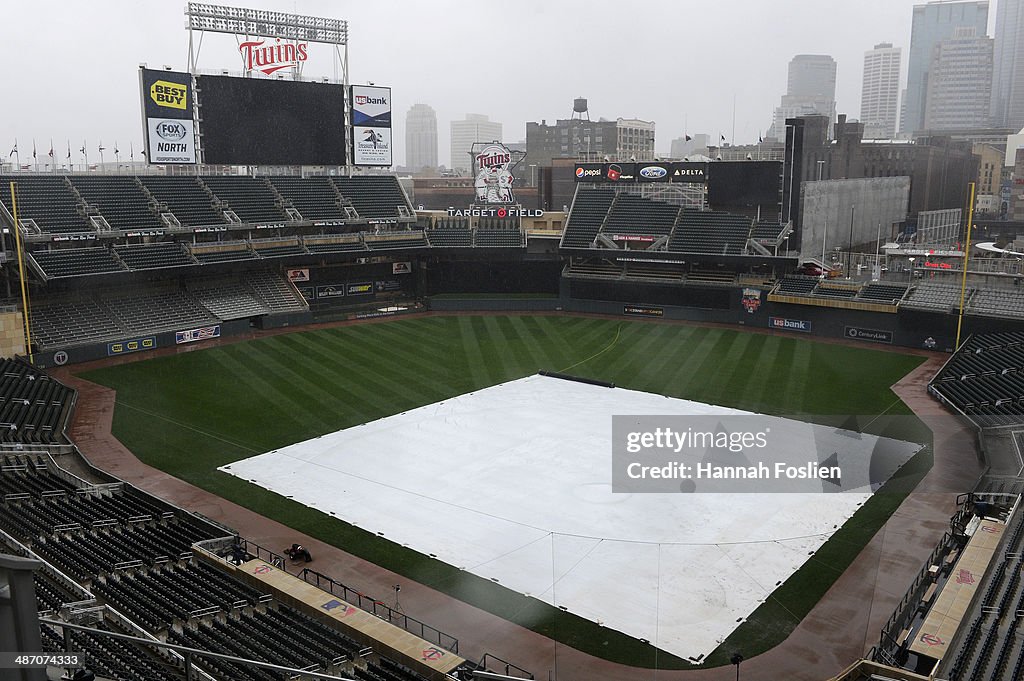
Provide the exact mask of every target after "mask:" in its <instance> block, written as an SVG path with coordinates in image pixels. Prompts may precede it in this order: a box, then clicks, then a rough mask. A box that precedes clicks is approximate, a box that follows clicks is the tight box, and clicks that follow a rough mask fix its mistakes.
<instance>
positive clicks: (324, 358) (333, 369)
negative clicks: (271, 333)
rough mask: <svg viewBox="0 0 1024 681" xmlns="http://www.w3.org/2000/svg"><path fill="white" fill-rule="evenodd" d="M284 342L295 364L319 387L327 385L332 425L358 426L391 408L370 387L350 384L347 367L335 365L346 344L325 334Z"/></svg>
mask: <svg viewBox="0 0 1024 681" xmlns="http://www.w3.org/2000/svg"><path fill="white" fill-rule="evenodd" d="M287 339H288V343H289V344H291V345H292V346H293V347H294V349H295V354H294V357H295V361H296V363H297V364H298V365H299V366H301V367H303V368H305V369H306V370H307V371H308V372H309V375H310V376H315V377H317V380H318V381H319V382H320V383H321V384H322V385H325V386H330V388H329V392H330V393H331V395H332V401H331V402H332V404H333V405H334V407H333V408H334V409H335V410H336V414H335V418H333V419H331V421H332V423H335V424H338V423H347V424H354V423H362V422H365V421H367V420H370V419H372V418H373V415H374V414H378V413H380V411H381V410H383V409H390V408H391V400H389V399H387V398H386V397H384V396H382V395H381V393H380V391H377V390H373V389H372V386H367V385H365V384H364V383H362V382H359V381H353V380H352V371H351V368H350V367H349V366H348V364H347V363H339V362H338V357H339V355H341V356H347V354H346V353H347V352H348V346H347V345H345V344H343V343H338V342H337V341H336V340H335V339H334V338H332V337H331V336H330V335H329V334H323V335H319V336H312V335H306V334H290V335H289V336H287Z"/></svg>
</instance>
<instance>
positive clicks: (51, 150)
mask: <svg viewBox="0 0 1024 681" xmlns="http://www.w3.org/2000/svg"><path fill="white" fill-rule="evenodd" d="M49 155H50V158H53V140H52V139H51V140H50V154H49Z"/></svg>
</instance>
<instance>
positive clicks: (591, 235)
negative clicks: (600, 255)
mask: <svg viewBox="0 0 1024 681" xmlns="http://www.w3.org/2000/svg"><path fill="white" fill-rule="evenodd" d="M614 199H615V193H614V192H611V191H607V190H603V189H581V190H579V191H578V192H576V199H575V201H573V204H572V210H571V211H570V213H569V218H568V221H567V222H566V225H565V232H564V233H563V234H562V244H561V245H562V248H590V247H591V245H592V244H593V242H594V239H595V238H596V237H597V233H598V231H599V230H600V229H601V225H602V224H603V223H604V219H605V217H606V216H607V215H608V210H609V209H610V208H611V205H612V201H613V200H614Z"/></svg>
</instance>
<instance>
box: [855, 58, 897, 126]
mask: <svg viewBox="0 0 1024 681" xmlns="http://www.w3.org/2000/svg"><path fill="white" fill-rule="evenodd" d="M900 56H901V50H900V48H898V47H893V46H892V43H879V44H878V45H875V47H874V49H871V50H868V51H867V52H865V53H864V80H863V84H862V86H861V92H860V122H861V123H863V124H864V137H866V138H868V139H891V138H893V137H895V136H896V123H897V115H898V114H899V96H900Z"/></svg>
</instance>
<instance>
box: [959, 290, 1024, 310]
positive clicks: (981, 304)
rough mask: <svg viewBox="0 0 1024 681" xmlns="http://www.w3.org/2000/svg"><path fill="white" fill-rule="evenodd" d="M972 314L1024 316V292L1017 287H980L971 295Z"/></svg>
mask: <svg viewBox="0 0 1024 681" xmlns="http://www.w3.org/2000/svg"><path fill="white" fill-rule="evenodd" d="M969 311H970V312H971V313H972V314H978V315H992V316H996V317H1004V316H1006V317H1024V293H1021V292H1020V291H1019V290H1016V289H978V290H977V291H976V292H975V294H974V295H973V296H972V297H971V304H970V308H969Z"/></svg>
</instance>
